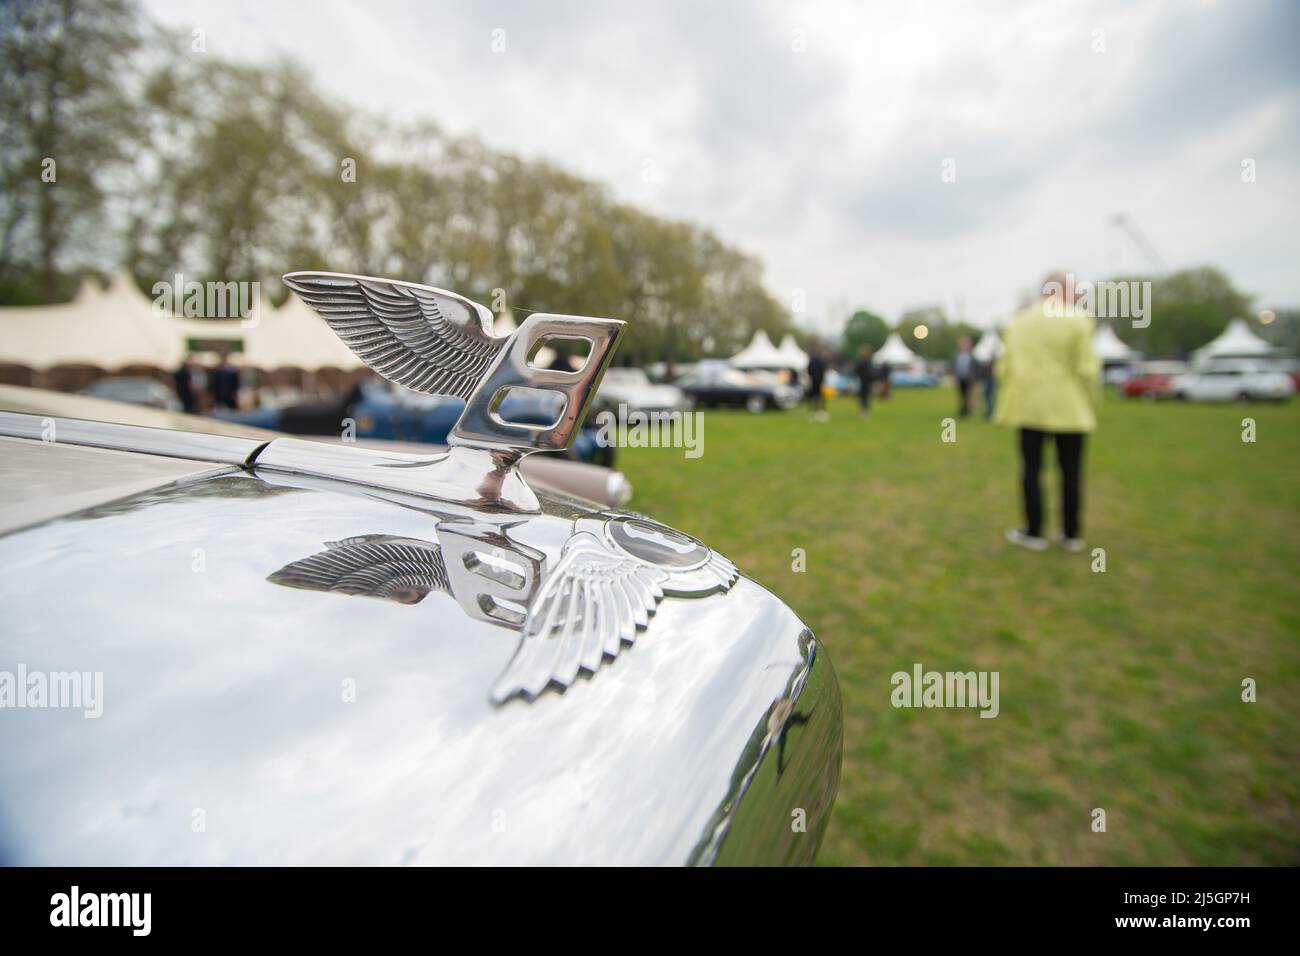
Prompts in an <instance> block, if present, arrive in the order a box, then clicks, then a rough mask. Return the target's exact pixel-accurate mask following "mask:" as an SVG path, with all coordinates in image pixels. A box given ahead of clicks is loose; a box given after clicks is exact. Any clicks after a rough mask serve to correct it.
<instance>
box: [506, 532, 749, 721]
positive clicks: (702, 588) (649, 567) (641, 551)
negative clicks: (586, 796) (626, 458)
mask: <svg viewBox="0 0 1300 956" xmlns="http://www.w3.org/2000/svg"><path fill="white" fill-rule="evenodd" d="M737 577H739V572H737V571H736V566H735V565H734V564H732V563H731V562H730V561H728V560H727V559H726V558H724V557H723V556H722V555H720V554H718V553H717V552H715V551H713V550H712V549H711V548H709V547H708V546H707V545H705V544H703V543H701V542H699V541H696V540H695V539H694V538H692V537H691V536H690V535H686V534H683V533H682V532H680V531H675V530H673V529H672V528H669V527H667V526H666V525H662V524H659V523H658V522H657V521H651V520H649V519H648V518H638V517H633V516H630V515H614V516H593V517H588V518H579V519H578V520H577V522H576V523H575V527H574V533H573V535H572V537H570V538H569V540H568V541H566V542H565V544H564V548H563V550H562V551H561V552H560V560H559V561H558V562H557V563H556V565H555V567H554V568H553V569H552V570H551V571H550V573H549V574H547V576H546V580H545V582H544V583H543V584H542V587H541V589H540V590H539V591H538V592H537V595H536V596H535V597H534V598H533V600H532V602H531V603H530V604H529V606H528V616H527V618H526V619H525V620H524V624H523V640H522V641H520V643H519V650H518V651H516V652H515V656H514V658H513V659H512V660H511V661H510V664H509V665H508V666H507V667H506V670H505V673H504V674H502V675H501V677H500V679H498V681H497V683H496V686H495V687H493V689H492V700H493V701H494V702H495V703H498V704H499V703H501V702H502V701H505V700H507V699H508V698H510V697H512V696H514V695H515V694H517V693H518V694H523V695H524V696H526V697H529V698H532V697H536V696H537V695H538V694H540V693H541V692H542V691H543V690H545V689H546V687H547V685H548V684H550V683H551V682H554V683H556V684H559V685H560V686H561V687H568V686H569V685H570V684H571V683H573V681H574V679H575V678H577V676H578V671H579V670H585V671H588V672H589V673H592V674H594V673H595V672H596V669H597V668H598V667H599V666H600V664H601V662H602V661H603V660H604V659H605V658H606V657H608V658H611V659H612V658H614V657H616V656H617V655H618V653H619V651H620V650H621V649H622V646H623V644H624V643H627V644H631V643H632V642H633V641H635V640H636V636H637V632H638V631H639V630H642V629H644V628H646V627H647V626H648V625H649V623H650V618H651V616H652V615H653V614H654V613H655V609H656V608H658V606H659V602H660V601H662V600H663V598H664V596H665V595H671V596H678V597H703V596H704V595H706V594H711V593H713V592H714V591H727V590H729V589H730V588H731V586H732V585H733V584H735V583H736V578H737Z"/></svg>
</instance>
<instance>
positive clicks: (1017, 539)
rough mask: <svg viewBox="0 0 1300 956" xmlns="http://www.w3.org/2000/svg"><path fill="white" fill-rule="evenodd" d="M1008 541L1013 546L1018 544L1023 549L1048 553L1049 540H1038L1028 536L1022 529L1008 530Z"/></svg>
mask: <svg viewBox="0 0 1300 956" xmlns="http://www.w3.org/2000/svg"><path fill="white" fill-rule="evenodd" d="M1007 540H1008V541H1010V542H1011V543H1012V544H1018V545H1020V547H1022V548H1028V549H1029V550H1030V551H1046V550H1047V539H1046V538H1037V537H1034V536H1033V535H1031V534H1026V533H1025V532H1024V531H1022V530H1021V529H1020V528H1008V529H1007Z"/></svg>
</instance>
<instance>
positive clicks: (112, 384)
mask: <svg viewBox="0 0 1300 956" xmlns="http://www.w3.org/2000/svg"><path fill="white" fill-rule="evenodd" d="M81 394H82V395H88V396H90V397H91V398H103V399H107V400H108V401H111V402H129V403H130V404H132V405H146V406H148V407H149V408H165V409H168V410H170V411H179V410H180V407H181V403H180V402H179V401H177V400H176V396H175V395H174V394H173V393H172V390H171V389H170V388H168V387H167V386H166V385H164V384H163V383H162V382H160V381H158V380H157V379H153V378H145V377H143V376H131V375H125V376H114V377H112V378H101V379H99V380H98V381H95V382H92V383H91V384H90V385H88V386H87V387H86V388H84V389H82V390H81Z"/></svg>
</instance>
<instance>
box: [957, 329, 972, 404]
mask: <svg viewBox="0 0 1300 956" xmlns="http://www.w3.org/2000/svg"><path fill="white" fill-rule="evenodd" d="M952 375H953V378H955V379H956V380H957V414H958V415H959V416H960V417H962V418H965V417H966V416H967V415H969V414H970V393H971V389H972V388H973V387H974V385H975V355H974V354H973V353H972V352H971V341H970V337H969V336H966V335H963V336H962V337H961V341H960V342H958V343H957V357H956V358H955V359H953V361H952Z"/></svg>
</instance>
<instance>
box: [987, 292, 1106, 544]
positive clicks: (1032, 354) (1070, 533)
mask: <svg viewBox="0 0 1300 956" xmlns="http://www.w3.org/2000/svg"><path fill="white" fill-rule="evenodd" d="M1074 302H1075V295H1074V282H1073V276H1066V275H1063V274H1061V273H1059V272H1058V273H1053V274H1052V275H1050V276H1048V277H1047V279H1046V280H1045V281H1044V283H1043V294H1042V298H1041V299H1039V300H1038V301H1037V302H1035V303H1034V304H1032V305H1030V306H1029V307H1027V308H1026V309H1024V310H1022V311H1021V312H1019V313H1017V314H1016V315H1015V316H1014V317H1013V318H1012V319H1011V321H1010V322H1009V323H1008V324H1007V327H1006V331H1005V332H1004V333H1003V336H1002V340H1003V345H1004V351H1003V353H1002V357H1001V358H1000V359H999V360H998V363H997V377H998V398H997V407H996V410H995V411H994V415H993V419H994V421H995V422H997V423H998V424H999V425H1006V426H1008V427H1011V428H1015V429H1017V432H1018V434H1017V442H1018V446H1019V449H1020V486H1021V494H1022V496H1023V500H1024V510H1025V526H1024V527H1023V528H1012V529H1009V530H1008V531H1007V540H1008V541H1010V542H1011V543H1012V544H1018V545H1020V546H1022V547H1025V548H1029V549H1030V550H1033V551H1043V550H1046V548H1047V546H1048V545H1047V539H1046V538H1045V537H1044V536H1043V494H1042V487H1041V485H1040V483H1039V472H1040V470H1041V467H1042V459H1043V446H1044V445H1045V444H1046V443H1047V439H1048V438H1049V437H1050V438H1051V439H1052V441H1053V443H1054V444H1055V445H1056V457H1057V460H1058V461H1059V462H1060V465H1061V530H1060V533H1059V534H1058V535H1057V542H1058V543H1059V544H1060V545H1061V547H1063V548H1065V549H1066V550H1067V551H1082V550H1083V548H1084V544H1083V538H1082V526H1081V524H1080V518H1079V514H1080V511H1081V509H1082V498H1083V451H1084V440H1085V437H1086V436H1087V435H1088V433H1089V432H1091V431H1093V430H1094V429H1096V427H1097V407H1098V406H1099V404H1100V402H1101V363H1100V362H1099V361H1098V360H1097V356H1096V355H1095V354H1094V353H1093V350H1092V335H1093V320H1092V317H1091V316H1089V315H1087V314H1085V313H1084V312H1083V311H1082V310H1081V309H1076V308H1075V305H1074Z"/></svg>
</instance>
